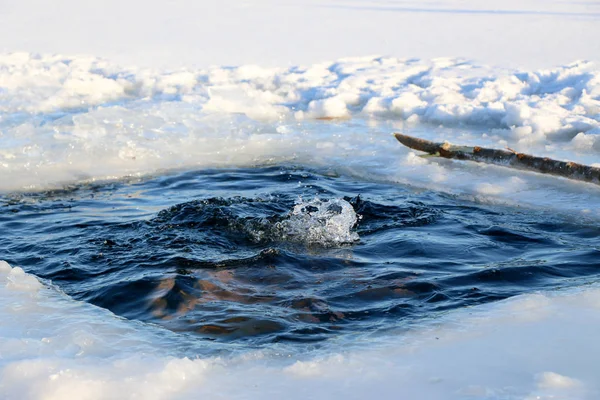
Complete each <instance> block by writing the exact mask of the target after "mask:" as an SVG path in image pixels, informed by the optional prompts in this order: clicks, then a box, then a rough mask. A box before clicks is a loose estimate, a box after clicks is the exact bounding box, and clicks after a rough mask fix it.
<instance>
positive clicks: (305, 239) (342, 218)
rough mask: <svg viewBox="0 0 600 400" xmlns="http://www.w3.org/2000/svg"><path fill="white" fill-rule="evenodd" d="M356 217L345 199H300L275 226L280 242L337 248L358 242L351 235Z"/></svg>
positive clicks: (356, 236)
mask: <svg viewBox="0 0 600 400" xmlns="http://www.w3.org/2000/svg"><path fill="white" fill-rule="evenodd" d="M357 220H358V216H357V215H356V212H354V209H353V208H352V205H351V204H350V203H348V202H347V201H346V200H344V199H330V200H321V199H319V198H314V199H312V200H308V201H304V200H302V199H300V200H299V202H298V203H297V204H296V205H295V206H294V208H293V209H292V211H291V212H290V213H289V215H288V217H287V218H286V219H285V220H283V221H280V222H277V223H276V224H275V226H274V232H275V233H276V236H277V237H278V238H279V239H280V240H284V241H290V242H297V243H304V244H306V245H320V246H325V247H329V246H338V245H341V244H346V243H353V242H357V241H358V240H359V237H358V234H357V233H356V232H354V231H353V228H354V226H355V225H356V222H357Z"/></svg>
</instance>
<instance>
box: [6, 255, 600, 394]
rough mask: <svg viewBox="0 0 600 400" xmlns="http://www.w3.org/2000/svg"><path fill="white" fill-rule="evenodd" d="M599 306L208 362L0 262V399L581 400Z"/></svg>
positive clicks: (463, 319) (513, 309) (525, 300)
mask: <svg viewBox="0 0 600 400" xmlns="http://www.w3.org/2000/svg"><path fill="white" fill-rule="evenodd" d="M599 311H600V289H598V288H597V287H588V288H583V289H577V290H571V291H569V292H556V293H548V294H532V295H525V296H519V297H516V298H512V299H510V300H508V301H503V302H500V303H495V304H491V305H486V306H480V307H475V308H471V309H466V310H456V311H453V312H451V313H449V314H447V315H444V316H440V318H438V319H434V320H432V321H430V322H424V323H423V325H422V326H421V327H414V328H412V329H410V330H408V331H407V330H406V329H402V330H399V331H398V332H390V333H389V334H387V335H383V336H379V337H362V338H360V337H359V338H355V340H353V341H352V342H344V343H336V342H331V343H328V344H326V345H325V347H324V348H323V349H320V350H319V352H318V353H305V354H297V353H294V352H289V351H285V350H283V349H277V348H274V349H270V350H264V351H250V350H248V351H247V352H245V353H236V354H230V355H222V356H221V357H211V356H208V355H207V354H208V353H209V352H210V349H209V348H208V347H205V346H206V345H197V346H196V347H195V348H189V347H188V348H187V349H183V348H182V347H181V345H182V343H183V340H180V339H179V338H177V337H176V335H175V334H173V333H171V332H165V331H163V330H161V329H160V328H157V327H153V326H148V325H143V324H141V323H138V322H134V321H128V320H124V319H121V318H118V317H115V316H114V315H112V314H111V313H110V312H108V311H106V310H102V309H99V308H97V307H94V306H91V305H89V304H85V303H80V302H76V301H73V300H72V299H70V298H68V297H67V296H65V295H64V294H62V293H60V292H58V291H57V290H56V289H55V288H54V287H51V286H47V285H44V284H41V283H40V282H39V281H38V280H37V279H36V278H35V277H34V276H32V275H29V274H26V273H24V272H23V271H22V270H21V269H20V268H17V267H14V268H11V267H10V266H9V265H8V264H6V263H5V262H0V318H2V320H3V321H11V323H10V324H2V325H0V354H1V355H2V357H1V358H0V396H1V397H2V398H4V399H19V400H21V399H45V400H48V399H64V398H75V397H76V398H78V399H90V400H91V399H113V398H122V399H139V398H144V399H178V398H189V397H190V396H192V397H210V398H227V399H238V398H239V399H241V398H258V397H260V398H266V399H270V398H273V399H275V398H281V395H282V393H285V394H286V396H288V397H289V398H290V399H296V398H298V399H300V398H307V397H310V398H315V399H330V398H349V399H361V398H365V397H367V396H369V395H372V394H373V393H377V395H378V397H379V398H398V396H401V397H403V398H404V397H406V398H427V399H432V400H435V399H444V400H448V399H465V398H487V399H557V398H564V399H571V400H577V399H590V400H591V399H595V398H597V397H598V395H600V386H599V385H598V382H600V373H599V372H598V369H597V368H596V367H595V366H596V364H597V360H598V357H600V348H599V347H598V346H597V345H596V343H595V338H596V335H595V332H597V330H598V328H599V326H600V317H598V316H599V315H600V313H599ZM185 340H187V341H188V343H189V339H185ZM203 343H206V342H203ZM367 343H368V345H367V346H365V344H367ZM177 352H180V353H185V352H187V357H183V355H182V354H180V355H177V354H176V353H177Z"/></svg>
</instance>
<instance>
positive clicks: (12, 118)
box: [0, 0, 600, 400]
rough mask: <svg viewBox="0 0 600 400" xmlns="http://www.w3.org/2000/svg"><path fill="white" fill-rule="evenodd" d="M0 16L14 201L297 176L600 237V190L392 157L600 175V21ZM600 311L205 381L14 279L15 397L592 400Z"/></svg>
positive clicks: (406, 6) (100, 319) (520, 318)
mask: <svg viewBox="0 0 600 400" xmlns="http://www.w3.org/2000/svg"><path fill="white" fill-rule="evenodd" d="M0 11H1V12H0V51H2V55H0V191H2V192H7V191H13V190H37V189H41V188H48V187H55V186H60V185H62V184H65V183H67V184H69V183H74V182H80V181H86V180H99V179H119V178H122V177H124V176H129V175H143V174H152V173H164V172H163V171H164V170H172V169H186V168H204V167H220V166H227V167H237V166H253V165H265V164H272V163H275V162H283V163H285V162H293V163H297V164H304V165H306V166H311V167H317V168H318V167H324V166H327V167H328V168H331V169H333V170H335V171H337V172H340V173H344V174H349V175H354V176H357V177H363V178H364V177H368V178H369V179H377V180H381V181H387V182H400V183H405V184H409V185H412V186H415V187H418V188H423V187H425V188H435V189H436V190H440V191H445V192H448V193H451V194H454V195H458V196H465V197H466V198H469V199H472V198H475V199H477V200H478V201H483V202H492V203H502V204H506V203H508V204H516V205H519V206H527V207H534V208H540V207H542V208H552V209H553V210H554V211H557V212H562V213H564V214H569V215H572V216H573V218H578V219H580V218H590V223H593V224H597V222H598V216H600V214H599V213H600V211H599V210H600V207H599V203H600V202H599V199H600V194H599V193H600V192H599V191H598V188H597V187H596V186H594V185H589V184H582V183H573V182H567V181H565V180H563V179H559V178H553V177H544V176H538V175H535V174H529V173H521V172H519V173H515V172H513V171H510V170H507V169H504V168H500V167H493V166H478V167H476V168H475V167H473V166H469V165H465V164H463V163H456V162H450V161H448V162H446V161H444V160H434V159H424V158H420V157H418V156H417V155H416V154H415V153H414V152H412V151H409V150H407V149H405V148H403V147H401V146H400V145H399V144H398V143H396V142H395V139H394V138H393V137H392V136H391V135H390V134H391V132H392V131H393V130H401V131H404V132H405V133H409V134H410V133H413V134H415V135H416V136H422V137H424V138H426V139H432V140H449V141H452V142H455V143H457V144H466V145H473V144H478V145H486V146H493V147H507V146H508V147H511V148H513V149H515V150H519V151H524V152H531V153H535V154H537V155H546V156H551V157H555V158H560V159H568V160H572V161H580V162H584V163H588V164H598V163H600V158H599V157H598V156H599V154H600V139H598V138H599V137H600V64H599V63H600V41H599V40H597V38H598V37H600V23H599V22H600V3H599V2H597V1H592V0H583V1H558V0H557V1H554V0H553V1H545V0H524V1H516V0H507V1H504V2H497V1H486V2H482V1H475V0H440V1H436V2H431V1H427V2H417V1H413V0H408V1H400V0H388V1H366V0H344V1H334V0H329V1H318V0H305V1H279V2H275V1H272V0H255V1H252V2H249V1H241V0H240V1H234V0H219V1H212V0H204V1H191V0H173V1H169V2H152V1H151V2H148V1H140V0H128V1H118V2H117V1H113V0H107V1H103V2H95V3H92V2H80V1H79V2H77V1H74V0H57V1H55V2H52V4H51V5H50V4H49V3H47V2H42V1H39V0H23V1H19V2H17V1H8V2H3V3H2V4H0ZM373 54H374V55H373ZM233 66H235V67H233ZM340 130H343V134H340V132H339V131H340ZM0 234H1V233H0ZM1 252H2V249H0V259H1V258H3V257H2V253H1ZM599 307H600V289H599V288H598V287H597V285H590V286H588V287H582V288H579V289H571V290H568V291H567V290H565V291H559V292H554V293H536V294H530V295H525V296H519V297H517V298H513V299H510V300H507V301H503V302H500V303H497V304H491V305H486V306H482V307H476V308H472V309H467V310H461V311H454V312H451V313H449V314H447V315H446V316H445V317H444V318H443V319H441V320H436V321H430V322H424V323H423V325H422V326H420V327H413V328H411V329H410V330H409V331H401V332H397V334H394V335H386V336H385V337H383V336H382V337H379V338H377V339H373V338H370V339H369V340H367V339H366V338H364V339H360V340H359V339H357V340H356V341H355V342H344V343H341V344H340V343H332V344H327V348H326V349H325V350H324V351H323V352H322V353H320V354H308V355H305V356H300V355H298V354H289V353H286V352H285V351H281V352H279V351H278V350H277V349H271V350H263V351H258V352H250V353H242V354H235V355H233V356H231V357H223V358H219V357H212V358H211V357H208V356H207V357H203V358H198V359H188V358H184V357H182V356H181V354H179V353H178V352H177V351H176V350H174V349H177V348H179V347H180V346H184V344H182V343H180V341H179V340H180V339H178V338H177V337H175V336H174V335H172V334H171V333H170V332H168V331H164V330H162V329H159V328H156V327H152V326H148V325H144V324H141V323H137V322H132V321H127V320H124V319H121V318H118V317H116V316H114V315H113V314H111V313H110V312H108V311H106V310H102V309H99V308H97V307H94V306H91V305H89V304H85V303H80V302H77V301H74V300H73V299H71V298H69V297H68V296H66V295H65V294H63V293H61V292H60V291H59V290H58V289H56V288H55V287H54V286H52V284H51V283H49V282H40V281H39V280H38V278H36V277H35V276H33V275H30V274H27V273H25V272H23V270H21V269H20V268H18V266H9V265H8V264H6V263H4V262H0V320H1V321H3V322H2V323H0V397H2V398H7V399H67V398H79V399H113V398H131V399H135V398H138V399H139V398H144V399H167V398H168V399H172V398H196V397H209V398H228V399H232V398H257V397H260V398H280V397H281V393H285V395H286V397H289V398H306V397H310V398H323V399H325V398H350V399H352V398H357V399H358V398H365V397H368V396H369V397H370V396H373V395H374V393H376V394H377V396H378V397H380V398H422V399H465V398H475V399H484V398H490V399H528V400H529V399H590V400H591V399H596V398H598V397H599V396H600V388H599V386H598V382H600V377H599V376H598V369H597V367H596V364H597V360H598V358H599V356H600V347H599V346H598V345H597V343H596V342H595V334H596V332H597V331H598V328H599V327H600V320H599V318H598V315H600V314H599V312H598V311H599V310H598V308H599ZM344 340H346V339H344Z"/></svg>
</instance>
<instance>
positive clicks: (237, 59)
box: [0, 0, 600, 69]
mask: <svg viewBox="0 0 600 400" xmlns="http://www.w3.org/2000/svg"><path fill="white" fill-rule="evenodd" d="M599 21H600V3H598V1H596V0H577V1H568V0H503V1H493V0H486V1H482V0H436V1H432V0H425V1H421V0H279V1H274V0H252V1H250V0H168V1H147V0H125V1H123V0H104V1H101V2H92V1H78V0H54V1H52V3H48V2H47V1H44V0H19V1H16V0H6V1H3V2H1V3H0V51H5V52H14V51H23V50H26V51H31V52H35V53H61V54H92V55H96V56H100V57H103V58H109V59H111V60H114V61H116V62H118V63H120V64H131V65H143V66H151V67H170V68H174V67H181V66H190V65H197V66H199V67H206V66H209V65H244V64H259V65H266V66H288V65H299V64H303V63H309V64H313V63H316V62H321V61H323V60H334V59H339V58H341V57H347V56H363V55H366V54H383V55H388V56H395V57H417V58H422V59H430V58H433V57H466V58H469V59H475V60H478V62H483V63H486V64H492V65H501V66H513V67H514V66H517V67H527V68H534V69H536V68H549V67H553V66H557V65H564V64H566V63H569V62H573V61H575V60H580V59H587V60H591V61H600V41H598V40H597V38H598V37H599V36H600V23H599Z"/></svg>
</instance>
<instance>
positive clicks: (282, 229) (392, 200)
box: [0, 165, 600, 348]
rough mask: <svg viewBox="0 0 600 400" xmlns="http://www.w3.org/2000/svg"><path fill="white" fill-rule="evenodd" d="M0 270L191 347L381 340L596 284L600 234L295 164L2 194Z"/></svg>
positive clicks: (567, 221)
mask: <svg viewBox="0 0 600 400" xmlns="http://www.w3.org/2000/svg"><path fill="white" fill-rule="evenodd" d="M0 231H1V232H2V235H1V236H0V249H2V252H3V254H1V257H0V258H1V259H5V260H7V261H8V262H9V263H10V264H12V265H18V266H22V267H23V268H24V269H25V270H26V271H27V272H31V273H33V274H35V275H37V276H39V277H41V278H46V279H50V280H51V281H52V282H53V283H54V284H55V285H57V286H58V287H60V288H61V289H62V290H63V291H65V292H66V293H67V294H69V295H70V296H72V297H73V298H75V299H79V300H83V301H87V302H90V303H92V304H95V305H97V306H100V307H104V308H107V309H109V310H111V311H113V312H114V313H116V314H117V315H120V316H123V317H125V318H128V319H136V320H140V321H144V322H148V323H153V324H158V325H161V326H163V327H165V328H167V329H169V330H172V331H174V332H178V333H180V334H181V335H184V336H185V337H186V338H187V339H186V340H190V341H203V340H210V341H214V342H217V343H220V345H222V346H223V347H224V348H226V347H227V346H228V345H230V344H231V343H232V342H235V343H238V344H242V345H243V346H250V347H254V346H264V345H267V346H269V345H271V344H273V343H276V342H285V343H287V344H289V345H292V346H297V345H298V346H302V345H306V344H307V343H309V344H310V343H312V344H314V343H315V342H321V341H323V340H324V339H328V338H333V337H339V336H340V335H348V334H356V333H361V334H370V333H373V334H379V333H382V332H385V331H386V330H388V329H392V328H398V327H402V326H409V325H410V324H412V323H415V322H418V321H422V320H423V319H425V318H435V317H436V316H437V315H439V314H440V313H441V312H444V311H446V310H450V309H456V308H461V307H467V306H471V305H474V304H479V303H484V302H490V301H494V300H498V299H503V298H506V297H510V296H513V295H517V294H520V293H525V292H532V291H535V290H538V289H552V288H556V287H561V286H565V285H571V284H581V283H582V281H583V282H585V281H586V280H588V279H589V280H591V279H597V276H598V272H599V271H600V247H599V246H598V242H597V237H598V235H599V234H600V227H598V225H597V224H592V223H586V222H585V221H581V220H580V219H578V218H570V217H569V216H568V215H557V214H554V213H550V212H545V211H540V210H538V211H536V210H530V209H528V210H523V209H521V208H519V207H508V206H501V205H490V204H481V203H476V202H467V201H465V200H464V199H461V198H456V197H453V196H451V195H447V194H443V193H439V192H434V191H419V190H416V189H414V188H409V187H406V186H403V185H399V184H386V183H377V182H372V181H363V180H359V179H358V178H351V177H348V176H338V175H336V174H334V173H331V172H327V171H322V170H317V169H315V170H309V169H306V168H301V167H296V166H293V165H278V166H268V167H257V168H247V169H213V170H197V171H188V172H181V173H175V174H171V175H167V176H159V177H148V178H144V179H135V180H129V181H118V182H109V183H104V184H82V185H75V186H71V187H68V188H65V189H62V190H55V191H46V192H36V193H26V194H23V193H20V194H4V195H2V197H0Z"/></svg>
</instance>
